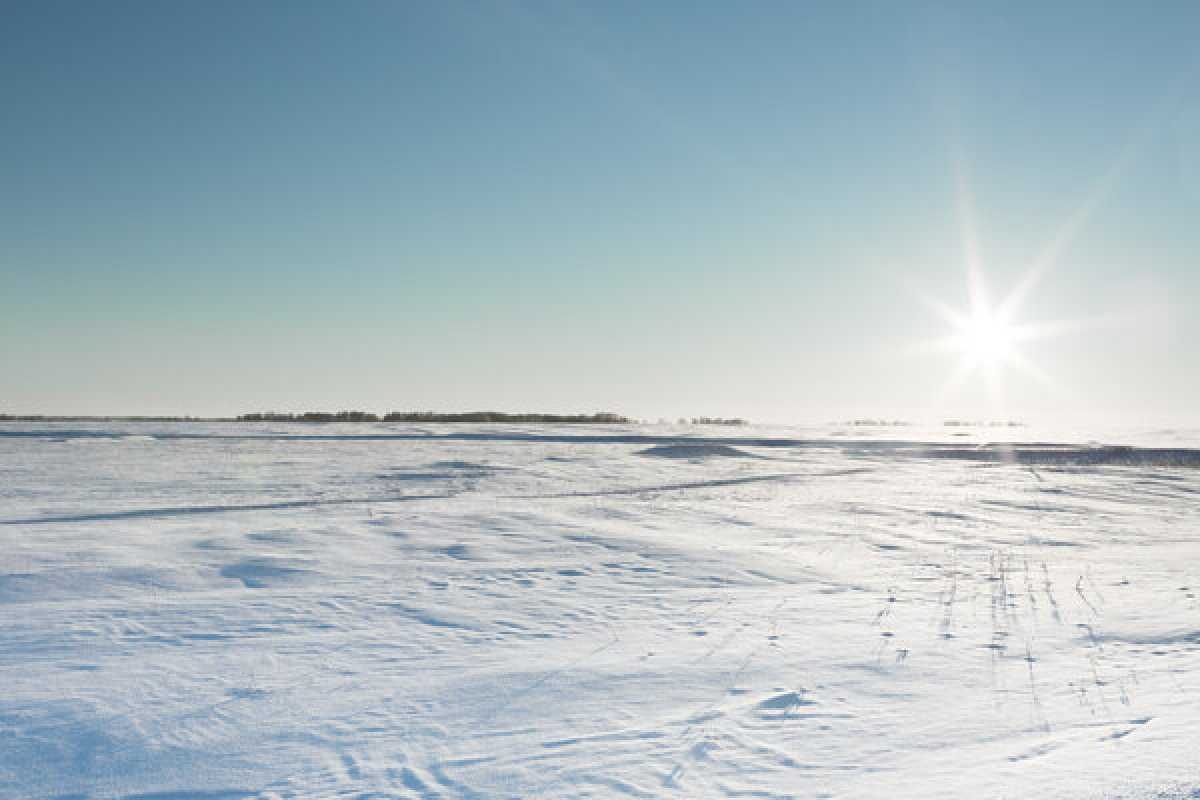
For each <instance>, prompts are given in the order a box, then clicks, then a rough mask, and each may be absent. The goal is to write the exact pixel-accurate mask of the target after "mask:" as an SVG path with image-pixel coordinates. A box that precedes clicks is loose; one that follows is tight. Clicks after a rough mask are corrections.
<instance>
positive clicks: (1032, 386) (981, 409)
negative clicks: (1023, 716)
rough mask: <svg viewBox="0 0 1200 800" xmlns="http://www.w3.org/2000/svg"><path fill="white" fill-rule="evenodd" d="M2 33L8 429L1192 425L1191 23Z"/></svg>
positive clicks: (581, 19)
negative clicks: (517, 415)
mask: <svg viewBox="0 0 1200 800" xmlns="http://www.w3.org/2000/svg"><path fill="white" fill-rule="evenodd" d="M0 14H2V21H0V97H2V98H3V103H4V122H3V124H2V125H0V187H2V188H0V219H3V224H2V225H0V413H3V412H9V413H79V414H153V413H161V414H199V415H224V414H233V413H238V412H242V411H251V410H265V409H277V410H293V411H296V410H305V409H340V408H363V409H367V410H372V411H387V410H392V409H397V410H410V409H438V410H467V409H481V408H488V409H496V410H529V411H563V412H574V411H596V410H613V411H618V412H621V413H626V414H629V415H632V416H636V417H650V418H654V417H658V416H667V417H674V416H678V415H688V416H691V415H701V414H707V415H730V416H735V415H736V416H745V417H749V418H751V419H755V420H762V421H779V422H787V421H795V422H802V421H806V420H814V419H817V420H824V419H836V418H849V417H856V416H876V417H906V418H912V417H922V416H928V417H965V416H969V417H981V416H987V417H997V416H1003V417H1011V418H1018V419H1046V418H1052V417H1066V418H1070V419H1073V420H1078V419H1085V418H1093V417H1094V418H1097V419H1101V418H1105V419H1107V418H1112V419H1121V420H1123V421H1130V422H1139V421H1145V422H1160V421H1161V422H1172V423H1182V424H1197V423H1200V403H1198V402H1197V400H1198V399H1200V347H1198V343H1200V313H1197V311H1198V309H1200V224H1197V220H1200V71H1198V67H1200V64H1198V61H1197V59H1198V55H1197V51H1196V47H1195V43H1196V42H1197V41H1200V4H1197V3H1191V2H1180V3H1168V2H1163V3H1156V4H1153V5H1147V4H1142V3H1124V4H1109V3H1092V2H1087V3H1084V2H1078V3H1077V2H1060V3H1049V4H1047V3H1028V4H1022V3H989V4H982V3H915V2H913V3H884V2H876V3H842V2H837V3H834V2H829V3H765V2H756V3H748V4H731V3H666V2H655V3H643V2H605V3H583V2H544V3H516V2H511V3H510V2H479V3H459V2H436V3H434V2H429V3H400V2H395V3H393V2H349V3H299V2H286V3H285V2H274V3H268V2H263V3H247V2H243V3H232V2H206V3H199V2H192V3H182V2H179V3H149V2H147V3H129V2H114V3H104V4H100V3H84V2H77V3H53V2H47V3H42V2H37V3H32V2H31V3H18V2H14V3H7V4H5V6H4V8H3V11H2V12H0ZM969 230H973V231H974V233H975V245H974V248H972V246H964V239H968V240H969V239H970V238H971V237H969V236H966V237H965V236H964V231H969ZM973 252H974V253H977V257H978V263H979V270H980V272H981V273H982V274H983V275H984V276H986V281H987V284H988V285H989V287H990V291H991V298H992V299H991V300H990V301H988V307H991V306H993V305H995V304H996V303H997V302H998V301H1000V300H1002V299H1003V297H1004V296H1005V295H1006V294H1007V293H1008V292H1009V291H1011V290H1012V289H1013V288H1014V287H1016V286H1017V285H1018V284H1020V283H1021V280H1022V277H1023V276H1025V275H1027V274H1029V271H1030V269H1031V268H1033V267H1035V265H1036V266H1037V267H1038V269H1037V274H1038V276H1039V278H1040V280H1038V281H1036V282H1033V283H1031V284H1030V287H1029V291H1028V293H1027V294H1025V295H1024V302H1023V303H1021V304H1020V305H1019V306H1017V307H1016V308H1015V309H1014V310H1013V313H1012V319H1011V325H1012V326H1013V329H1014V330H1015V329H1016V326H1019V325H1025V324H1027V323H1055V324H1054V325H1053V326H1050V327H1046V328H1040V329H1039V330H1041V331H1042V332H1043V333H1045V334H1047V335H1045V336H1042V337H1040V338H1037V339H1028V340H1022V341H1017V342H1015V343H1012V344H1011V349H1010V350H1006V352H1005V356H1004V358H1003V359H999V360H997V361H996V363H994V364H993V365H992V368H991V371H992V373H993V378H992V379H991V380H990V381H989V380H987V379H985V374H984V373H985V372H987V370H982V369H980V370H975V371H973V372H970V373H961V372H959V371H958V365H959V363H960V360H961V358H962V355H961V354H960V353H957V352H943V351H938V350H936V349H934V348H932V347H929V346H927V345H928V344H929V343H930V342H932V341H933V340H936V339H939V338H944V337H946V336H947V335H949V334H952V333H953V332H954V328H953V326H951V325H950V323H949V322H948V321H947V320H946V319H944V318H943V317H942V316H940V315H939V314H938V313H937V311H936V310H935V309H934V306H935V305H936V304H937V303H942V304H944V305H946V306H949V307H952V308H956V309H960V310H963V311H964V312H965V311H966V309H967V308H968V305H969V298H968V293H969V292H968V279H967V273H968V268H967V267H968V262H969V261H971V259H972V256H971V253H973ZM931 299H932V301H936V302H931ZM1010 356H1011V358H1010ZM1018 359H1019V360H1020V361H1021V364H1024V367H1022V366H1021V364H1018V363H1016V361H1017V360H1018ZM1034 373H1036V375H1035V374H1034Z"/></svg>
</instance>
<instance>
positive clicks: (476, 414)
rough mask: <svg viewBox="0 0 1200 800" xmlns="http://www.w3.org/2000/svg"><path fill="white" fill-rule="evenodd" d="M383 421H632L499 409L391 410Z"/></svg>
mask: <svg viewBox="0 0 1200 800" xmlns="http://www.w3.org/2000/svg"><path fill="white" fill-rule="evenodd" d="M383 421H384V422H569V423H593V424H597V423H598V424H619V423H627V422H632V421H633V420H631V419H629V418H628V417H622V416H621V415H620V414H614V413H612V412H611V411H601V412H600V413H597V414H505V413H503V412H500V411H468V412H466V413H462V414H441V413H438V412H435V411H393V412H391V413H389V414H384V415H383Z"/></svg>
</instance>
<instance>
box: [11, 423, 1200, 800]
mask: <svg viewBox="0 0 1200 800" xmlns="http://www.w3.org/2000/svg"><path fill="white" fill-rule="evenodd" d="M959 434H965V435H962V436H960V435H959ZM1001 436H1002V437H1004V438H1005V439H1008V440H1010V441H1037V442H1040V444H1037V445H1033V446H1014V447H988V446H985V442H987V441H991V440H993V439H995V438H998V437H1001ZM1189 436H1191V434H1188V433H1187V432H1173V431H1157V432H1145V433H1143V434H1138V436H1136V437H1135V436H1133V435H1132V434H1131V435H1130V436H1128V437H1125V438H1118V439H1113V438H1111V437H1099V438H1103V439H1105V440H1106V441H1116V442H1118V443H1121V444H1136V445H1139V446H1138V447H1133V448H1131V449H1113V448H1107V449H1106V448H1100V447H1096V446H1091V445H1088V444H1087V442H1088V439H1089V438H1091V437H1089V436H1088V435H1087V434H1086V433H1085V434H1080V435H1078V436H1067V435H1059V436H1057V437H1046V436H1042V435H1040V434H1038V432H1034V431H1028V430H1024V429H1015V430H1009V429H1003V430H991V429H969V430H962V431H960V430H949V429H941V428H939V429H932V430H913V429H907V428H898V429H869V430H864V429H861V428H856V427H839V426H826V427H825V428H821V429H809V430H799V429H765V428H749V429H747V428H735V429H719V428H690V427H689V428H678V429H676V428H670V427H661V428H660V427H656V426H630V427H603V428H598V427H595V426H588V427H586V428H582V427H566V426H557V427H548V426H522V427H512V426H508V427H499V426H421V427H417V426H403V425H358V426H355V425H325V426H307V427H306V426H294V425H293V426H287V425H285V426H279V425H275V426H272V425H270V424H263V425H247V424H223V425H222V424H209V425H199V424H185V425H172V424H133V423H109V424H100V423H94V424H87V425H84V424H55V425H48V424H42V425H34V424H12V423H10V424H2V425H0V558H2V560H0V687H2V689H0V797H5V798H8V797H13V798H18V797H19V798H26V797H28V798H61V799H63V800H65V798H84V797H86V798H126V800H134V799H135V798H140V800H151V799H152V798H157V800H182V798H208V800H213V799H214V798H243V797H262V798H284V797H330V798H333V797H345V798H383V797H406V798H527V797H552V798H568V797H570V798H576V797H627V796H628V797H680V798H706V797H753V798H772V797H797V798H813V797H839V798H875V797H880V798H884V797H886V798H963V797H980V798H982V797H1008V798H1027V797H1034V796H1036V797H1039V798H1101V797H1102V798H1131V799H1132V798H1137V799H1139V800H1140V799H1141V798H1186V797H1200V791H1198V790H1197V788H1196V787H1200V600H1197V594H1198V593H1200V560H1198V558H1197V557H1198V556H1200V531H1198V520H1200V514H1198V513H1197V512H1198V511H1200V470H1197V469H1196V468H1195V465H1196V464H1197V463H1200V457H1198V451H1197V450H1195V449H1194V446H1195V444H1196V441H1194V440H1192V439H1190V438H1189ZM685 437H690V440H685ZM1048 442H1074V443H1075V444H1072V445H1071V446H1062V445H1053V446H1052V445H1050V444H1047V443H1048ZM684 445H686V446H684ZM728 456H737V457H728ZM745 456H752V457H745Z"/></svg>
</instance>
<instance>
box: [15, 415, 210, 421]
mask: <svg viewBox="0 0 1200 800" xmlns="http://www.w3.org/2000/svg"><path fill="white" fill-rule="evenodd" d="M231 421H232V420H231V419H230V418H229V417H128V416H86V415H78V414H71V415H54V414H0V422H231Z"/></svg>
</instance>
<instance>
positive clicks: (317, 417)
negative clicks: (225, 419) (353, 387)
mask: <svg viewBox="0 0 1200 800" xmlns="http://www.w3.org/2000/svg"><path fill="white" fill-rule="evenodd" d="M237 421H238V422H379V415H378V414H372V413H371V412H369V411H304V412H302V413H300V414H289V413H286V412H280V411H256V412H253V413H250V414H241V415H239V416H238V418H237Z"/></svg>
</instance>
